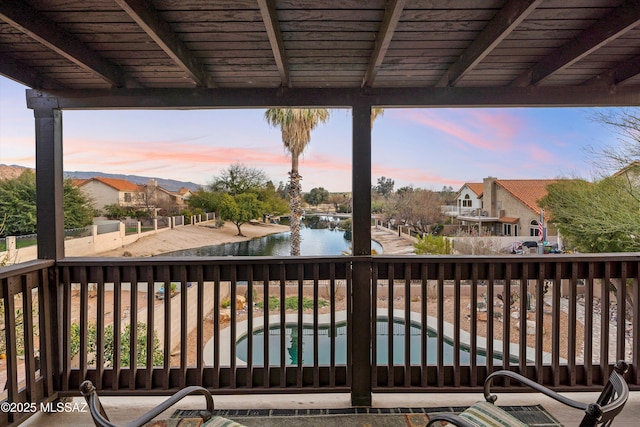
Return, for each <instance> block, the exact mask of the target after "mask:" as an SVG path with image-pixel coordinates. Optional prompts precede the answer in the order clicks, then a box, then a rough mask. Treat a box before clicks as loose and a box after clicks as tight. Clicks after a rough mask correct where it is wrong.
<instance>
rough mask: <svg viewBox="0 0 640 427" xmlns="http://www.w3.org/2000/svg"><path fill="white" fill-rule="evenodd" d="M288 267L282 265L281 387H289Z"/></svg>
mask: <svg viewBox="0 0 640 427" xmlns="http://www.w3.org/2000/svg"><path fill="white" fill-rule="evenodd" d="M286 277H287V276H286V265H285V264H280V387H286V386H287V373H286V370H287V360H286V354H287V347H286V342H285V337H286V330H287V329H286V326H287V323H286V317H285V316H286V308H285V304H284V303H285V299H286V297H287V294H286V286H287V282H286Z"/></svg>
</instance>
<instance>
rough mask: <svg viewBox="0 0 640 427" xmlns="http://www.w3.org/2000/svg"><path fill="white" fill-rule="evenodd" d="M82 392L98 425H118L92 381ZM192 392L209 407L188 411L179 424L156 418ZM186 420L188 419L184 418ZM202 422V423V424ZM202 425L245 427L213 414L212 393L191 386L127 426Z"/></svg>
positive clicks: (81, 386)
mask: <svg viewBox="0 0 640 427" xmlns="http://www.w3.org/2000/svg"><path fill="white" fill-rule="evenodd" d="M80 393H82V395H83V396H84V398H85V400H86V401H87V405H88V406H89V411H90V412H91V417H92V418H93V422H94V423H95V425H96V426H97V427H117V426H116V425H115V424H113V423H111V421H109V417H107V414H106V412H105V410H104V408H103V407H102V404H101V403H100V399H99V398H98V393H97V392H96V388H95V386H94V385H93V383H92V382H91V381H88V380H87V381H84V382H83V383H82V384H80ZM190 394H202V395H204V398H205V400H206V403H207V408H206V409H204V410H199V411H187V412H188V413H189V415H188V417H189V422H185V423H182V424H179V421H180V420H176V419H175V418H172V419H171V421H169V420H154V418H156V417H157V416H158V415H160V414H162V413H163V412H164V411H166V410H167V409H169V408H171V407H172V406H173V405H175V404H176V403H178V402H179V401H180V400H182V399H183V398H184V397H186V396H188V395H190ZM183 420H185V421H186V419H184V418H183ZM200 423H202V424H200ZM183 425H184V426H186V427H191V426H198V425H199V426H201V427H205V426H206V427H243V426H242V424H238V423H236V422H235V421H231V420H228V419H226V418H223V417H220V416H213V398H212V397H211V393H209V390H207V389H206V388H204V387H199V386H190V387H185V388H183V389H182V390H180V391H178V392H177V393H176V394H174V395H173V396H171V397H170V398H168V399H167V400H165V401H164V402H162V403H161V404H160V405H158V406H156V407H155V408H153V409H152V410H150V411H149V412H147V413H145V414H144V415H142V416H140V417H138V418H136V419H135V420H133V421H131V422H129V423H127V424H126V427H143V426H153V427H164V426H167V427H168V426H183Z"/></svg>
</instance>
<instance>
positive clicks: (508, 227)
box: [502, 224, 511, 236]
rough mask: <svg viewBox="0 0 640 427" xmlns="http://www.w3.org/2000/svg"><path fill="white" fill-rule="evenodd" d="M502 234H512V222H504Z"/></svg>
mask: <svg viewBox="0 0 640 427" xmlns="http://www.w3.org/2000/svg"><path fill="white" fill-rule="evenodd" d="M502 225H503V227H502V234H504V235H505V236H511V224H502Z"/></svg>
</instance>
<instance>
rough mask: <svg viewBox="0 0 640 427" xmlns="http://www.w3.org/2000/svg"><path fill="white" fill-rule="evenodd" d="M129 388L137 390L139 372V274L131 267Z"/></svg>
mask: <svg viewBox="0 0 640 427" xmlns="http://www.w3.org/2000/svg"><path fill="white" fill-rule="evenodd" d="M128 272H129V390H135V389H136V388H137V386H136V377H137V372H138V274H137V271H136V268H135V266H134V267H131V268H130V269H129V271H128Z"/></svg>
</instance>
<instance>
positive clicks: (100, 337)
mask: <svg viewBox="0 0 640 427" xmlns="http://www.w3.org/2000/svg"><path fill="white" fill-rule="evenodd" d="M96 280H97V283H96V291H97V292H98V294H97V296H96V305H97V307H96V384H95V386H96V388H97V389H98V390H102V387H103V385H104V384H103V375H104V362H105V360H104V316H105V314H104V299H105V298H104V297H105V284H104V271H103V269H102V268H100V267H98V270H97V272H96Z"/></svg>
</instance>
